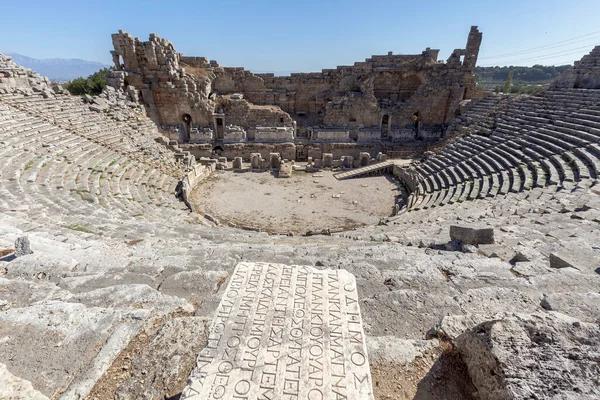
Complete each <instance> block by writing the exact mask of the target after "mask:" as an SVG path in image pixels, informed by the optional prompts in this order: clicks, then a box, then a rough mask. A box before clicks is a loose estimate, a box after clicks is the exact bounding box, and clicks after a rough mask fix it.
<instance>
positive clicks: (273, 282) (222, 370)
mask: <svg viewBox="0 0 600 400" xmlns="http://www.w3.org/2000/svg"><path fill="white" fill-rule="evenodd" d="M181 398H182V399H186V400H191V399H194V400H205V399H247V400H263V399H265V400H266V399H277V400H280V399H281V400H291V399H298V400H300V399H308V400H326V399H357V400H358V399H361V400H362V399H373V391H372V386H371V372H370V369H369V361H368V358H367V351H366V346H365V335H364V331H363V327H362V319H361V316H360V308H359V304H358V296H357V292H356V281H355V279H354V276H353V275H352V274H350V273H349V272H347V271H344V270H340V269H336V270H317V269H315V268H312V267H305V266H288V265H282V264H268V263H240V264H238V265H237V266H236V268H235V271H234V273H233V275H232V277H231V279H230V281H229V284H228V286H227V289H226V291H225V293H224V295H223V298H222V299H221V303H220V305H219V308H218V309H217V311H216V312H215V317H214V319H213V321H212V325H211V327H210V332H209V336H208V343H207V345H206V347H205V348H204V349H203V350H202V352H201V353H200V355H199V356H198V360H197V363H196V367H195V368H194V370H193V371H192V374H191V375H190V379H189V380H188V386H187V387H186V388H185V390H184V391H183V393H182V396H181Z"/></svg>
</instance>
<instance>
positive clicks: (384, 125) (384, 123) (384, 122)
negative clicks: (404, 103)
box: [381, 114, 390, 139]
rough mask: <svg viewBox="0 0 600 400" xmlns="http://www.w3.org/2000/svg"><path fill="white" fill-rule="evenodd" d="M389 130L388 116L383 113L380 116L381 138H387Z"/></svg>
mask: <svg viewBox="0 0 600 400" xmlns="http://www.w3.org/2000/svg"><path fill="white" fill-rule="evenodd" d="M389 132H390V116H389V115H388V114H384V115H383V116H382V117H381V139H387V138H388V136H389Z"/></svg>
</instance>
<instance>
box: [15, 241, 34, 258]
mask: <svg viewBox="0 0 600 400" xmlns="http://www.w3.org/2000/svg"><path fill="white" fill-rule="evenodd" d="M32 253H33V251H31V243H30V242H29V238H28V237H27V236H23V237H20V238H17V240H15V254H14V255H15V257H21V256H26V255H27V254H32Z"/></svg>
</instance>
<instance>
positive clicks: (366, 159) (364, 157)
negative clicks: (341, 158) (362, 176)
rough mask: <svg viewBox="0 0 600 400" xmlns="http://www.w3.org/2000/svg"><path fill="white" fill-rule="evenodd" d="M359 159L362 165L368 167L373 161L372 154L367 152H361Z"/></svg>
mask: <svg viewBox="0 0 600 400" xmlns="http://www.w3.org/2000/svg"><path fill="white" fill-rule="evenodd" d="M358 159H359V160H360V166H361V167H366V166H367V165H369V163H370V162H371V155H370V154H369V153H366V152H361V153H360V154H359V158H358Z"/></svg>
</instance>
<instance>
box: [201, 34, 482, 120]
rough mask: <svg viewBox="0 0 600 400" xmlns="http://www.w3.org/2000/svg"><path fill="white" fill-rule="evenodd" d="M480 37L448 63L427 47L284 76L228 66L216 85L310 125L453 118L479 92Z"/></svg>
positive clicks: (223, 91)
mask: <svg viewBox="0 0 600 400" xmlns="http://www.w3.org/2000/svg"><path fill="white" fill-rule="evenodd" d="M481 38H482V35H481V33H480V32H479V31H478V30H477V28H476V27H472V29H471V32H470V34H469V38H468V41H467V46H466V48H465V49H457V50H455V51H454V52H453V54H452V56H451V57H450V58H449V59H448V61H447V62H446V63H440V62H438V60H437V56H438V52H439V51H438V50H432V49H426V50H425V51H424V52H423V53H421V54H419V55H393V54H391V53H389V54H388V55H383V56H373V57H371V58H369V59H366V60H365V61H364V62H357V63H355V64H354V65H353V66H340V67H337V69H326V70H323V71H322V72H319V73H305V74H304V73H294V74H291V75H290V76H283V77H276V76H274V75H273V74H257V75H254V74H252V73H250V72H249V71H245V70H244V69H242V68H224V69H222V70H220V71H218V72H216V74H217V78H216V79H215V81H214V82H213V89H214V90H216V91H218V92H219V93H220V94H227V93H234V92H241V93H243V94H244V97H245V98H246V99H248V100H249V101H251V102H252V103H255V104H261V105H267V104H271V105H277V106H279V107H281V108H282V110H284V111H286V112H288V113H290V114H291V115H292V117H293V118H295V119H297V120H298V121H299V123H301V124H302V125H308V126H311V125H323V126H344V125H348V126H359V125H364V126H378V125H380V124H381V119H382V116H383V115H388V116H389V118H390V120H391V124H392V125H393V126H400V127H402V126H406V125H409V124H410V123H411V118H412V116H413V114H414V113H415V112H417V111H419V112H420V113H421V119H422V121H423V123H425V124H432V125H435V124H443V123H448V122H450V121H452V120H453V119H454V110H456V108H457V107H458V103H459V102H460V101H462V100H463V99H465V98H470V97H472V96H473V95H475V94H476V85H475V79H474V75H473V74H474V70H475V66H476V62H477V56H478V52H479V46H480V44H481ZM461 58H462V60H461Z"/></svg>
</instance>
